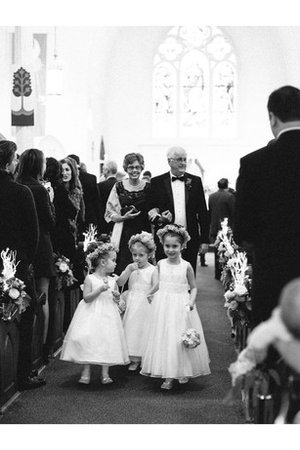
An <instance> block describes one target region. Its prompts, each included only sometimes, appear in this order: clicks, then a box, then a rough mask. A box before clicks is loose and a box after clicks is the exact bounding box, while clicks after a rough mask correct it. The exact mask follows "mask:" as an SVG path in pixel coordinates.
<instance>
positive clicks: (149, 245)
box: [128, 231, 156, 254]
mask: <svg viewBox="0 0 300 450" xmlns="http://www.w3.org/2000/svg"><path fill="white" fill-rule="evenodd" d="M134 244H141V245H143V246H144V247H145V248H146V249H147V251H148V253H149V254H152V253H154V252H155V250H156V245H155V243H154V239H153V236H152V234H151V233H147V231H142V232H141V233H139V234H134V235H133V236H131V238H130V239H129V242H128V247H129V250H131V247H132V246H133V245H134Z"/></svg>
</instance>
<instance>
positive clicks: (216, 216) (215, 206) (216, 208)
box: [208, 189, 235, 280]
mask: <svg viewBox="0 0 300 450" xmlns="http://www.w3.org/2000/svg"><path fill="white" fill-rule="evenodd" d="M234 203H235V197H234V195H233V194H231V193H230V192H228V191H226V190H224V189H219V190H218V191H217V192H214V193H213V194H211V195H210V196H209V199H208V214H209V222H210V226H209V239H210V242H211V243H212V244H213V243H214V242H215V240H216V237H217V234H218V231H219V230H220V229H221V222H222V220H224V218H225V217H227V218H228V225H229V226H230V227H232V226H233V214H234ZM215 278H216V279H217V280H219V279H220V278H221V268H220V264H219V258H218V251H217V249H216V248H215Z"/></svg>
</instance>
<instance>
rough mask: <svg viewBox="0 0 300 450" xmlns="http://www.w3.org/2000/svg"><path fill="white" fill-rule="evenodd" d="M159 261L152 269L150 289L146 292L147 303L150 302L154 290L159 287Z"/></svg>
mask: <svg viewBox="0 0 300 450" xmlns="http://www.w3.org/2000/svg"><path fill="white" fill-rule="evenodd" d="M158 273H159V262H158V263H157V269H156V270H154V271H153V274H152V277H151V286H152V287H151V289H150V291H149V292H148V294H147V300H148V302H149V303H151V302H152V297H153V295H154V294H155V292H157V291H158V288H159V277H158Z"/></svg>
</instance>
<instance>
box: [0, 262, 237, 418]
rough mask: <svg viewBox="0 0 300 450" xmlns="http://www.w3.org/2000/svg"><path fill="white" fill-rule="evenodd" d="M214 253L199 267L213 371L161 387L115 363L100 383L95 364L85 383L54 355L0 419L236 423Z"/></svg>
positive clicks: (228, 341) (226, 325) (230, 351)
mask: <svg viewBox="0 0 300 450" xmlns="http://www.w3.org/2000/svg"><path fill="white" fill-rule="evenodd" d="M213 258H214V256H213V254H212V253H210V254H208V255H207V258H206V259H207V262H208V264H209V266H208V267H201V268H199V269H198V274H197V284H198V297H197V307H198V310H199V312H200V316H201V320H202V324H203V328H204V333H205V336H206V341H207V345H208V349H209V353H210V358H211V371H212V374H211V375H209V376H205V377H200V378H197V379H194V380H191V381H190V382H189V383H188V384H186V385H179V384H178V383H175V386H174V388H173V390H171V391H161V389H160V385H161V380H160V379H151V378H148V377H144V376H142V375H139V374H137V373H133V374H131V373H129V372H128V371H127V369H126V368H123V367H114V368H112V369H111V376H112V378H113V379H114V380H115V383H113V384H112V385H106V386H103V385H102V384H101V383H100V373H101V369H100V367H93V371H92V380H91V384H90V385H89V386H83V385H79V384H78V383H77V380H78V378H79V375H80V368H79V366H76V365H73V364H71V363H66V362H62V361H59V360H56V361H53V362H52V363H51V364H50V366H49V367H47V368H46V369H45V371H44V372H43V375H45V376H46V378H47V385H46V386H44V387H42V388H39V389H36V390H34V391H27V392H23V393H22V394H21V395H20V396H19V397H18V399H17V400H16V401H15V402H14V403H13V404H12V405H11V406H10V407H9V408H8V409H7V410H6V412H5V414H4V415H3V416H2V417H0V424H50V423H51V424H59V423H60V424H75V423H78V424H89V423H90V424H113V423H114V424H238V423H244V416H243V411H242V406H241V403H240V402H239V401H236V402H235V403H234V405H233V406H225V405H224V404H223V398H224V397H225V395H226V394H227V392H228V390H229V389H230V377H229V373H228V371H227V367H228V366H229V364H230V362H232V361H233V360H234V359H235V358H236V355H235V352H234V348H233V343H232V341H231V338H230V326H229V322H228V319H227V317H226V312H225V309H224V307H223V299H222V295H223V288H222V285H221V283H220V282H218V281H215V280H214V278H213V275H214V267H213V264H214V262H213Z"/></svg>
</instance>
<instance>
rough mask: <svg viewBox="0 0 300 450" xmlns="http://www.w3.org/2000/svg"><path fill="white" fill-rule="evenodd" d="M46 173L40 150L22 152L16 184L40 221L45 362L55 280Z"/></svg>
mask: <svg viewBox="0 0 300 450" xmlns="http://www.w3.org/2000/svg"><path fill="white" fill-rule="evenodd" d="M45 170H46V159H45V156H44V153H43V152H42V151H41V150H37V149H29V150H25V152H23V153H22V154H21V156H20V160H19V171H18V178H17V181H18V182H19V183H21V184H24V185H26V186H28V187H29V189H30V190H31V191H32V194H33V197H34V201H35V206H36V211H37V215H38V221H39V230H40V233H39V242H38V248H37V252H36V254H35V257H34V260H33V268H34V275H35V279H36V288H37V293H38V295H42V294H44V301H43V313H44V339H43V342H44V359H45V362H46V361H47V354H48V349H47V348H46V346H45V344H46V339H47V333H48V324H49V302H48V294H49V283H50V279H51V278H52V277H55V275H56V271H55V267H54V259H53V248H52V243H51V239H50V231H51V230H52V229H53V227H54V225H55V210H54V206H53V198H54V192H53V188H52V187H51V185H50V183H49V184H48V185H43V184H44V182H43V175H44V172H45Z"/></svg>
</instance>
